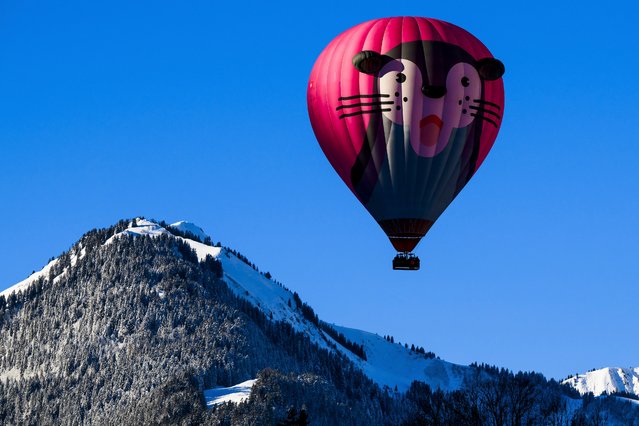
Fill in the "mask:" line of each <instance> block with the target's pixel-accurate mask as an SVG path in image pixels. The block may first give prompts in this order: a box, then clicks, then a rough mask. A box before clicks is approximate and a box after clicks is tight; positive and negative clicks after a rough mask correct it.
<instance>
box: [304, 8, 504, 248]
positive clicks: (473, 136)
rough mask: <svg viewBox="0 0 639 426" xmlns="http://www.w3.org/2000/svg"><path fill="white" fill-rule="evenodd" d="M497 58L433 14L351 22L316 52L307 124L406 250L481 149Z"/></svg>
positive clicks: (496, 91) (491, 132)
mask: <svg viewBox="0 0 639 426" xmlns="http://www.w3.org/2000/svg"><path fill="white" fill-rule="evenodd" d="M503 73H504V66H503V64H502V63H501V62H500V61H498V60H496V59H494V58H493V56H492V55H491V53H490V52H489V51H488V49H487V48H486V47H485V46H484V45H483V44H482V43H481V42H480V41H479V40H477V39H476V38H475V37H474V36H473V35H471V34H470V33H468V32H467V31H465V30H463V29H461V28H459V27H457V26H455V25H452V24H449V23H447V22H443V21H439V20H436V19H428V18H417V17H397V18H384V19H377V20H373V21H369V22H365V23H363V24H360V25H357V26H356V27H353V28H351V29H350V30H348V31H346V32H344V33H342V34H340V35H339V36H337V37H336V38H335V39H334V40H333V41H332V42H331V43H330V44H329V45H328V46H327V47H326V48H325V49H324V51H323V52H322V53H321V54H320V56H319V58H318V59H317V61H316V63H315V65H314V67H313V70H312V72H311V76H310V80H309V83H308V92H307V101H308V110H309V116H310V119H311V124H312V126H313V131H314V132H315V135H316V137H317V140H318V141H319V144H320V146H321V148H322V150H323V151H324V154H325V155H326V157H327V158H328V160H329V161H330V163H331V165H332V166H333V167H334V168H335V170H336V171H337V173H338V174H339V176H340V177H341V178H342V180H343V181H344V182H345V183H346V185H348V187H349V188H350V190H351V191H352V192H353V193H354V194H355V196H356V197H357V198H358V199H359V201H360V202H361V203H362V204H363V205H364V207H365V208H366V209H367V210H368V212H369V213H370V214H371V215H372V216H373V218H374V219H375V220H376V221H377V222H378V223H379V225H380V226H381V228H382V229H383V230H384V232H385V233H386V234H387V235H388V237H389V239H390V241H391V243H392V244H393V246H394V247H395V249H396V250H397V251H400V252H409V251H411V250H413V249H414V248H415V246H416V245H417V243H418V242H419V241H420V239H421V238H422V237H423V236H424V235H425V234H426V232H428V230H429V229H430V228H431V226H432V225H433V223H434V222H435V221H436V220H437V218H438V217H439V216H440V215H441V214H442V212H443V211H444V209H446V207H447V206H448V205H449V204H450V203H451V202H452V200H453V199H454V198H455V196H456V195H457V194H458V193H459V191H461V189H462V188H463V187H464V186H465V185H466V183H467V182H468V180H469V179H470V178H471V177H472V176H473V174H474V173H475V172H476V171H477V169H478V168H479V166H480V165H481V164H482V162H483V161H484V159H485V158H486V155H487V154H488V151H490V149H491V147H492V146H493V143H494V141H495V138H496V136H497V132H498V130H499V127H500V125H501V118H502V116H503V111H504V89H503V81H502V79H501V76H502V74H503Z"/></svg>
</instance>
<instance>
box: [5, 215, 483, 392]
mask: <svg viewBox="0 0 639 426" xmlns="http://www.w3.org/2000/svg"><path fill="white" fill-rule="evenodd" d="M169 226H171V227H173V228H176V229H178V230H180V231H189V232H192V233H193V234H194V235H197V236H198V238H202V239H204V238H206V237H207V235H206V234H205V233H204V231H203V230H202V228H200V227H198V226H197V225H195V224H193V223H190V222H184V221H181V222H177V223H175V224H173V225H169ZM122 235H133V236H147V237H156V236H159V235H172V234H170V232H169V231H167V230H166V229H165V228H163V227H162V226H160V225H159V224H157V223H154V222H151V221H148V220H145V219H139V218H138V219H136V220H135V221H134V223H131V224H130V225H129V227H128V228H127V229H126V230H124V231H122V232H120V233H118V234H116V235H113V236H112V237H111V238H109V239H108V240H107V241H106V242H105V244H111V243H112V242H113V241H114V240H115V239H117V238H119V237H121V236H122ZM175 238H179V239H181V240H183V241H185V242H187V243H188V244H189V245H190V246H191V247H192V248H193V249H194V250H195V252H196V253H197V256H198V258H199V259H200V260H204V259H205V258H206V256H207V255H210V256H212V257H214V258H217V259H219V260H220V261H221V263H222V269H223V271H224V277H223V279H224V280H225V281H226V283H227V284H228V286H229V288H230V289H231V290H232V291H233V292H234V293H235V294H236V295H238V296H239V297H242V298H245V299H247V300H248V301H249V302H251V303H252V304H253V305H255V306H257V307H258V308H259V309H261V310H262V312H264V313H265V314H266V316H267V317H269V318H272V319H273V320H274V321H286V322H287V323H289V324H290V325H291V326H292V327H293V328H294V329H295V330H297V331H298V332H301V333H304V334H306V335H307V336H308V337H309V338H310V339H311V341H313V342H314V343H315V344H317V345H318V346H320V347H322V348H325V349H327V350H329V351H335V350H337V351H339V352H340V353H342V354H343V355H344V356H346V357H347V358H348V359H349V360H351V361H352V362H353V363H354V364H355V365H356V366H358V367H359V368H360V369H361V370H362V371H363V372H364V373H365V374H366V375H367V376H369V377H370V378H371V379H372V380H373V381H375V382H377V383H378V384H379V385H380V386H388V387H390V388H391V389H394V388H395V387H397V390H398V391H400V392H403V391H406V390H407V389H408V387H409V386H410V384H411V383H412V382H413V381H414V380H420V381H423V382H426V383H428V384H429V385H430V386H431V387H434V388H441V389H443V390H447V391H450V390H455V389H458V388H460V387H461V385H462V382H463V379H464V377H465V375H467V374H470V373H471V372H472V369H471V368H470V367H466V366H460V365H456V364H452V363H449V362H446V361H442V360H439V359H427V358H426V357H425V356H424V355H421V354H417V353H413V352H411V351H410V350H409V349H406V348H405V347H404V346H402V345H400V344H398V343H391V342H388V341H386V340H385V339H384V338H383V337H381V336H379V335H377V334H373V333H368V332H365V331H361V330H355V329H351V328H346V327H339V326H335V325H333V328H335V329H336V330H337V331H338V332H340V333H343V334H344V335H345V336H346V338H347V339H349V340H351V341H353V342H356V343H359V344H362V345H363V346H364V351H365V353H366V357H367V360H366V361H364V360H362V359H360V358H359V357H358V356H356V355H355V354H353V353H352V352H351V351H350V350H348V349H346V348H344V347H343V346H342V345H341V344H339V343H338V342H336V341H335V340H333V339H332V338H331V337H330V336H329V335H327V334H326V333H325V332H324V331H323V330H321V329H319V328H318V327H317V326H316V325H315V324H313V323H312V322H310V321H308V320H306V319H305V318H304V317H303V315H302V313H301V312H300V310H299V309H297V308H296V304H295V301H294V299H293V293H292V292H291V291H289V290H287V289H286V288H284V287H283V286H281V285H280V284H278V283H276V282H275V281H273V280H271V279H268V278H266V277H265V276H264V275H263V274H262V273H260V272H258V271H256V270H255V269H253V268H252V267H251V266H250V265H248V264H247V263H245V262H244V261H242V260H241V259H240V258H239V257H237V256H236V255H234V254H233V253H232V252H231V251H230V250H228V249H226V248H221V247H212V246H209V245H206V244H203V243H200V242H197V241H194V240H190V239H186V238H182V237H175ZM82 255H83V252H82V253H81V256H82ZM81 256H80V257H81ZM72 260H73V259H72ZM55 262H57V260H53V261H52V262H51V263H49V265H47V266H46V267H45V268H44V269H43V270H42V271H40V272H38V273H36V274H33V275H32V276H31V277H29V278H27V279H26V280H24V281H22V282H20V283H18V284H16V285H15V286H13V287H11V288H9V289H7V290H5V291H4V292H3V293H2V294H9V293H11V292H13V291H22V290H24V289H25V288H27V287H28V286H29V285H30V284H31V283H32V282H34V281H35V280H36V279H37V278H38V277H40V276H44V277H46V276H48V271H49V269H50V268H51V267H52V266H53V265H54V264H55ZM71 263H72V265H73V264H74V262H73V261H72V262H71ZM237 386H239V385H237Z"/></svg>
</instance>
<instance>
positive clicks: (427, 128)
mask: <svg viewBox="0 0 639 426" xmlns="http://www.w3.org/2000/svg"><path fill="white" fill-rule="evenodd" d="M443 126H444V122H443V121H442V119H441V118H439V117H438V116H436V115H435V114H431V115H427V116H426V117H424V118H422V119H421V120H419V130H420V131H419V133H420V134H419V143H420V144H422V145H424V146H427V147H429V148H430V147H433V146H435V145H436V144H437V140H438V139H439V132H441V130H442V127H443Z"/></svg>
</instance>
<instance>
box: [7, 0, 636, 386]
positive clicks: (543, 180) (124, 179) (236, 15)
mask: <svg viewBox="0 0 639 426" xmlns="http://www.w3.org/2000/svg"><path fill="white" fill-rule="evenodd" d="M131 3H132V2H118V1H111V2H104V3H103V4H98V3H96V2H79V1H78V2H71V1H70V2H65V4H54V2H48V3H46V4H42V3H40V4H35V2H31V3H29V2H19V1H13V0H6V1H3V2H2V3H0V146H1V147H2V154H1V155H0V196H1V200H2V201H1V205H2V208H0V223H2V224H3V227H2V233H1V235H2V236H1V237H0V259H1V260H0V289H4V288H6V287H9V286H10V285H12V284H14V283H15V282H17V281H20V280H21V279H23V278H25V277H26V276H27V275H29V273H30V272H31V271H32V270H38V269H40V268H41V267H42V266H43V265H44V264H45V263H46V261H47V259H49V258H50V257H52V256H57V255H58V254H60V252H62V251H64V250H66V249H68V248H69V247H70V246H71V244H73V243H74V242H75V241H76V240H77V239H78V238H79V237H80V236H81V235H82V234H83V233H84V232H86V231H88V230H89V229H91V228H94V227H105V226H109V225H111V224H113V223H114V222H116V221H117V220H119V219H121V218H130V217H134V216H139V215H142V216H145V217H147V218H157V219H165V220H166V221H169V222H172V221H177V220H182V219H186V220H191V221H194V222H196V223H198V224H199V225H200V226H202V227H203V228H204V229H205V230H206V231H207V232H208V233H209V234H210V235H211V236H212V237H213V240H214V241H221V242H222V243H223V244H224V245H227V246H230V247H233V248H235V249H238V250H239V251H240V252H242V253H243V254H245V255H246V256H248V257H249V259H251V260H252V261H253V262H255V263H256V264H257V265H258V266H260V267H261V268H262V269H265V270H269V271H270V272H271V273H272V274H273V276H274V277H275V278H277V279H278V280H279V281H282V282H283V283H284V284H285V285H287V286H288V287H289V288H291V289H293V290H296V291H297V292H298V293H300V295H301V296H302V298H303V299H304V300H305V301H307V302H308V303H310V305H311V306H313V308H314V309H315V310H316V312H317V313H318V314H319V316H320V317H321V318H323V319H325V320H328V321H332V322H336V323H338V324H341V325H345V326H352V327H357V328H362V329H365V330H369V331H374V332H378V333H379V334H381V335H383V334H391V335H393V336H394V337H395V339H396V340H400V341H402V342H406V341H407V342H409V343H415V344H418V345H420V346H424V347H425V348H426V349H427V350H432V351H434V352H435V353H437V354H438V355H439V356H441V357H442V358H444V359H447V360H450V361H453V362H458V363H470V362H473V361H479V362H487V363H490V364H496V365H499V366H503V367H507V368H510V369H513V370H535V371H540V372H542V373H544V374H546V375H547V376H550V377H555V378H562V377H564V376H566V375H568V374H570V373H575V372H578V371H585V370H588V369H591V368H599V367H604V366H622V367H628V366H639V359H638V358H637V357H636V356H637V354H638V353H639V336H638V331H637V323H638V321H637V301H638V300H639V286H638V285H637V284H639V279H638V278H637V264H638V262H637V257H638V255H639V248H638V245H637V244H638V242H639V221H637V216H638V215H639V201H638V199H639V191H638V190H637V187H636V186H637V182H639V168H638V167H637V165H636V162H637V158H639V144H637V138H636V123H637V116H638V113H639V107H638V106H637V105H638V103H637V99H638V98H639V83H638V81H639V80H638V79H637V75H636V73H637V70H638V69H639V59H638V54H637V47H636V41H635V40H636V35H635V27H636V25H635V21H634V17H635V16H637V12H638V11H637V6H635V5H634V4H632V3H631V2H627V3H626V4H621V3H618V4H616V5H610V7H606V8H602V7H601V5H600V4H594V3H593V4H584V3H581V4H580V5H579V6H578V7H577V6H570V5H565V6H564V5H561V4H558V3H557V2H535V3H534V4H530V5H527V6H521V5H517V4H514V3H515V2H490V3H485V4H481V5H480V4H479V3H477V2H456V3H454V4H453V3H451V2H443V1H440V2H431V3H428V2H422V1H419V2H418V1H415V2H410V1H406V2H401V4H400V3H398V2H378V1H370V2H367V3H366V5H365V6H364V5H363V3H362V2H357V3H352V4H348V3H345V2H343V1H340V2H331V1H326V2H321V3H317V4H313V5H309V4H306V3H304V2H295V3H289V4H284V3H279V4H277V3H272V2H259V3H255V4H252V3H242V4H240V3H235V2H227V3H226V5H225V6H220V5H219V2H188V5H186V4H184V3H185V2H181V4H178V3H176V2H168V1H164V2H163V1H159V2H157V1H156V2H134V3H135V4H131ZM395 15H415V16H427V17H434V18H438V19H443V20H446V21H449V22H452V23H455V24H457V25H459V26H461V27H463V28H465V29H467V30H469V31H470V32H472V33H473V34H475V35H476V36H477V37H478V38H479V39H480V40H482V41H483V42H484V43H485V44H486V45H487V46H488V48H489V49H490V50H491V51H492V52H493V54H494V55H495V56H496V57H497V58H499V59H501V60H502V61H503V62H504V64H505V65H506V74H505V76H504V84H505V90H506V110H505V116H504V120H503V126H502V129H501V132H500V135H499V136H498V138H497V142H496V144H495V147H494V148H493V150H492V152H491V154H490V155H489V156H488V158H487V160H486V162H485V163H484V165H483V166H482V168H481V169H480V170H479V172H478V173H477V174H476V175H475V177H474V178H473V180H472V181H471V182H470V183H469V184H468V185H467V187H466V188H465V189H464V190H463V191H462V193H461V194H460V195H459V196H458V197H457V199H456V200H455V201H454V202H453V203H452V204H451V205H450V207H449V208H448V210H447V211H446V212H445V213H444V214H443V215H442V217H441V218H440V219H439V220H438V221H437V223H436V224H435V226H434V227H433V229H432V230H431V231H430V232H429V234H428V236H427V237H426V238H425V240H424V241H423V242H422V243H421V244H420V246H419V247H418V248H417V253H418V254H419V256H420V257H421V259H422V270H421V271H419V272H417V273H409V272H393V271H392V270H391V267H390V262H391V259H392V257H393V250H392V247H391V245H390V243H389V242H388V240H387V239H386V237H385V235H384V234H383V232H381V230H380V229H379V228H378V226H377V224H376V223H375V222H374V221H373V219H372V218H370V217H369V216H368V214H367V213H366V211H365V210H364V208H363V207H361V206H360V205H359V203H358V202H357V200H356V199H355V197H354V196H353V195H352V194H351V193H350V192H349V191H348V189H347V188H346V186H345V185H344V184H343V183H342V182H341V180H340V179H339V177H338V176H337V174H336V173H335V172H334V171H333V170H332V168H331V166H330V165H329V163H328V161H326V159H325V157H324V155H323V154H322V152H321V150H320V148H319V145H318V144H317V142H316V141H315V138H314V135H313V132H312V130H311V127H310V124H309V120H308V116H307V113H306V84H307V79H308V75H309V73H310V70H311V68H312V66H313V62H314V60H315V58H316V57H317V55H319V53H320V52H321V50H322V49H323V48H324V47H325V46H326V44H327V43H328V42H329V41H330V40H331V39H332V38H333V37H335V36H336V35H337V34H339V33H340V32H341V31H343V30H345V29H347V28H349V27H351V26H353V25H356V24H358V23H360V22H362V21H365V20H368V19H373V18H377V17H383V16H395Z"/></svg>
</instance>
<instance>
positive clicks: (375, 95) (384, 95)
mask: <svg viewBox="0 0 639 426" xmlns="http://www.w3.org/2000/svg"><path fill="white" fill-rule="evenodd" d="M388 97H390V95H389V94H388V93H373V94H370V95H352V96H342V97H340V98H338V99H337V100H338V101H349V100H351V99H359V98H388Z"/></svg>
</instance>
